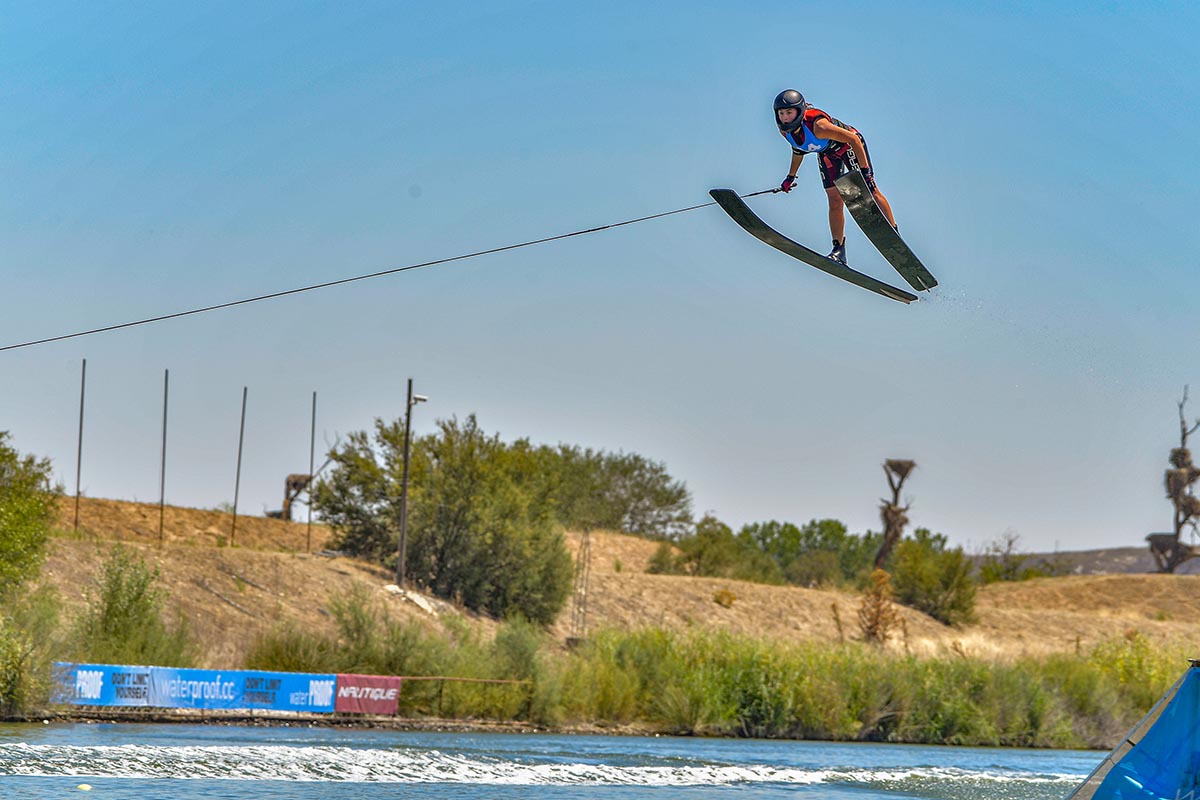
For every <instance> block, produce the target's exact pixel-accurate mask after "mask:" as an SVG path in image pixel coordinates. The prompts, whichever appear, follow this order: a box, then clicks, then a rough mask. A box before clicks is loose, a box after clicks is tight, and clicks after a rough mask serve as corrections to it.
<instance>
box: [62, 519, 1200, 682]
mask: <svg viewBox="0 0 1200 800" xmlns="http://www.w3.org/2000/svg"><path fill="white" fill-rule="evenodd" d="M62 510H63V513H62V523H63V526H64V527H65V528H66V530H68V531H71V530H72V528H73V521H74V500H73V499H68V500H64V501H63V507H62ZM158 524H159V509H158V507H157V506H155V505H149V504H140V503H130V502H123V501H114V500H94V499H87V498H84V499H83V500H82V502H81V506H80V532H79V534H77V535H76V534H73V533H67V534H63V535H61V536H57V537H55V538H54V540H53V546H52V554H51V556H50V558H49V561H48V563H47V565H46V569H45V570H44V573H43V580H44V581H46V582H49V583H52V584H53V585H54V586H56V587H57V588H58V590H59V592H60V594H61V596H62V597H63V599H64V602H65V604H66V605H67V607H68V609H72V610H77V609H78V608H80V607H82V604H83V602H84V597H85V592H86V590H87V587H88V586H89V583H90V581H91V580H92V577H93V576H94V575H95V574H96V572H97V570H98V568H99V566H100V564H101V563H102V562H103V560H104V558H105V557H106V555H107V554H108V552H109V551H110V549H111V547H112V546H113V545H114V543H115V542H117V541H120V542H122V543H124V544H126V545H127V546H130V547H134V548H136V549H137V550H138V551H139V552H140V553H141V554H142V557H143V558H145V559H146V561H147V563H149V564H152V565H153V566H154V567H156V568H157V569H158V570H159V573H160V579H159V580H160V584H161V586H162V587H163V589H164V590H165V592H166V593H167V595H168V597H169V606H170V607H171V608H173V609H175V610H176V611H177V613H180V614H182V615H183V617H184V618H186V619H187V621H188V624H189V625H190V627H191V629H192V631H193V632H194V633H195V634H196V635H197V638H198V639H199V640H200V641H202V642H206V643H208V645H207V647H206V649H205V651H204V652H203V654H202V656H201V658H200V662H201V663H200V666H205V667H212V668H233V667H237V666H240V665H241V659H242V657H243V656H244V654H245V653H246V651H247V649H248V647H249V646H250V645H251V644H252V643H253V641H254V640H255V638H256V637H257V636H258V635H260V634H261V633H263V632H265V631H267V630H270V629H271V628H272V627H274V626H276V625H278V624H281V623H284V622H287V623H291V624H295V625H297V626H300V627H302V628H304V629H309V630H322V629H326V630H327V629H330V628H331V626H332V622H331V619H330V616H329V612H328V606H329V603H330V600H331V599H332V598H334V597H336V596H338V595H339V594H342V593H344V592H347V591H349V590H350V589H351V588H352V587H354V586H360V587H363V588H365V589H366V590H367V591H369V592H371V593H373V594H374V595H375V596H377V597H378V598H379V601H380V603H382V604H383V605H384V607H386V609H387V611H388V613H389V614H391V615H393V616H396V617H399V618H405V619H411V620H415V621H420V622H422V623H424V624H428V625H431V626H439V625H440V624H441V622H440V621H441V620H442V619H444V618H445V617H446V616H448V615H454V616H459V617H462V618H465V619H466V620H467V621H468V623H469V624H470V625H472V626H474V627H475V628H476V629H477V630H479V631H480V633H481V634H482V635H489V634H490V633H491V632H492V631H494V629H495V623H494V622H492V621H490V620H488V619H486V618H481V617H479V616H477V615H473V614H470V613H467V612H465V611H463V610H462V609H458V608H455V607H453V606H451V605H449V604H447V603H444V602H442V601H439V600H436V599H435V598H432V597H425V598H421V597H416V598H414V599H408V598H405V597H402V596H398V595H396V594H394V593H392V592H389V591H388V590H386V589H384V587H385V586H386V585H388V584H392V583H394V580H395V578H394V576H393V575H390V574H389V573H387V572H386V571H384V570H382V569H380V568H378V567H374V566H371V565H369V564H365V563H363V562H359V561H357V560H354V559H349V558H342V557H328V556H325V555H318V554H317V553H319V552H320V551H322V550H324V549H325V547H326V545H327V543H328V540H329V531H328V530H327V529H326V528H325V527H324V526H321V525H313V526H312V530H311V533H310V531H309V529H308V527H307V526H306V525H304V524H302V523H287V522H283V521H281V520H274V519H265V518H262V517H249V516H239V517H238V521H237V531H236V533H234V532H233V531H232V518H231V517H230V515H228V514H223V513H221V512H217V511H206V510H198V509H187V508H176V507H167V508H166V510H165V514H164V526H163V541H162V544H160V543H159V528H158ZM567 538H568V547H569V548H570V549H571V552H572V554H575V553H577V552H578V546H579V536H578V535H577V534H568V537H567ZM590 539H591V572H590V579H589V581H588V586H587V594H586V626H587V630H592V631H594V630H596V629H598V628H602V627H616V628H625V629H631V628H638V627H643V626H662V627H667V628H671V629H676V630H685V629H688V628H693V627H700V628H714V629H722V630H728V631H731V632H736V633H740V634H746V635H753V636H762V637H769V638H773V639H777V640H780V641H781V642H801V641H822V642H830V643H833V642H837V641H839V639H843V638H845V639H855V638H858V626H857V611H858V607H859V602H860V600H859V597H858V596H856V595H855V594H853V593H849V592H841V591H829V590H814V589H802V588H797V587H780V586H763V585H758V584H749V583H742V582H738V581H732V580H725V579H718V578H688V577H681V576H667V575H650V574H647V573H646V572H645V570H646V566H647V563H648V562H649V559H650V557H651V556H652V555H653V553H654V550H655V548H656V547H657V545H656V543H654V542H649V541H646V540H644V539H637V538H634V537H630V536H623V535H619V534H613V533H607V532H593V533H592V534H591V537H590ZM722 591H723V592H725V593H727V594H726V595H725V598H726V599H727V598H728V595H729V594H731V595H732V596H733V601H732V603H731V604H730V605H729V606H728V607H726V606H724V605H722V604H720V603H718V602H717V601H716V597H717V595H718V593H719V592H722ZM976 611H977V614H978V618H979V619H978V622H977V623H976V624H973V625H969V626H966V627H963V628H961V629H954V628H947V627H946V626H943V625H941V624H940V623H938V622H936V621H934V620H932V619H931V618H929V617H926V616H925V615H923V614H920V613H917V612H915V611H912V610H910V609H903V610H902V613H903V617H904V629H905V631H906V633H904V634H903V635H902V636H900V637H898V639H897V641H895V642H893V643H892V645H891V646H892V647H907V648H908V649H909V650H911V651H913V652H916V653H936V652H951V651H953V652H965V653H969V654H973V655H980V656H985V657H989V658H998V659H1006V658H1014V657H1018V656H1021V655H1027V654H1028V655H1040V654H1046V653H1050V652H1071V651H1074V650H1075V649H1077V648H1087V647H1090V646H1091V645H1093V644H1095V643H1096V642H1098V641H1101V640H1103V639H1106V638H1111V637H1113V636H1118V635H1122V634H1124V633H1126V632H1128V631H1131V630H1132V631H1139V632H1141V633H1143V634H1145V635H1147V636H1149V637H1151V638H1152V639H1153V640H1154V641H1157V642H1161V643H1164V644H1168V643H1169V644H1172V645H1179V644H1184V645H1195V644H1200V642H1197V638H1198V636H1197V634H1200V626H1198V625H1197V621H1198V620H1200V575H1177V576H1172V575H1150V574H1120V575H1073V576H1069V577H1059V578H1041V579H1037V580H1033V581H1026V582H1023V583H1007V584H993V585H991V586H986V587H983V588H981V589H980V591H979V594H978V596H977V601H976ZM72 613H73V612H72ZM572 619H573V614H572V605H571V604H570V603H568V605H567V606H566V608H564V609H563V611H562V613H561V614H560V615H559V619H558V620H557V621H556V623H555V624H554V625H553V626H552V627H551V629H550V632H551V634H552V635H553V636H554V637H555V638H556V639H558V640H559V641H562V642H564V643H565V642H566V640H567V639H568V638H569V637H571V636H573V635H574V634H575V633H576V631H574V630H573V627H572ZM585 633H586V631H585ZM1196 650H1197V651H1198V652H1197V655H1200V647H1196Z"/></svg>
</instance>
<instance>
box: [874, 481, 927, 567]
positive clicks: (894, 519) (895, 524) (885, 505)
mask: <svg viewBox="0 0 1200 800" xmlns="http://www.w3.org/2000/svg"><path fill="white" fill-rule="evenodd" d="M916 467H917V463H916V462H915V461H908V460H906V459H900V458H889V459H887V460H886V461H884V462H883V473H884V474H885V475H887V481H888V486H889V487H890V488H891V490H892V499H891V500H886V499H883V498H880V500H879V502H880V504H881V505H880V506H879V516H880V519H882V520H883V544H881V545H879V552H878V553H876V554H875V569H883V565H884V562H886V561H887V557H888V556H889V555H890V554H891V552H892V548H893V547H895V546H896V542H898V541H900V537H901V536H903V535H904V526H905V525H907V524H908V509H909V508H911V507H912V504H911V503H910V504H909V505H904V506H902V505H900V490H901V489H902V488H903V487H904V481H905V480H906V479H907V478H908V476H909V475H910V474H912V471H913V470H914V469H916Z"/></svg>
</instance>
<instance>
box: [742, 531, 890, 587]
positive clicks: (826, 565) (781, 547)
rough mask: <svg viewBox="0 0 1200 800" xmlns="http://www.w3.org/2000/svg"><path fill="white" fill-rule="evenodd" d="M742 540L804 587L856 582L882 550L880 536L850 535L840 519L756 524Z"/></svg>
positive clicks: (744, 533)
mask: <svg viewBox="0 0 1200 800" xmlns="http://www.w3.org/2000/svg"><path fill="white" fill-rule="evenodd" d="M738 537H739V538H741V539H744V540H746V541H748V542H749V543H752V544H753V546H755V547H757V548H758V549H760V550H762V551H763V552H765V553H767V554H768V555H770V556H771V557H772V558H773V559H774V560H775V562H776V563H777V564H778V565H779V567H780V568H781V569H782V570H783V572H784V574H785V576H786V577H787V579H788V581H790V582H792V583H796V584H799V585H802V586H819V585H824V584H834V583H844V582H847V581H853V580H855V579H856V578H857V577H858V576H859V575H860V574H861V573H862V572H863V571H864V570H865V569H867V568H868V567H869V566H870V565H871V559H872V557H873V555H874V553H875V551H876V550H877V549H878V547H879V541H878V536H877V535H876V534H872V533H869V532H868V533H867V534H865V535H862V536H857V535H853V534H850V533H848V532H847V530H846V526H845V525H844V524H843V523H841V522H839V521H838V520H836V519H821V520H816V519H814V520H810V521H809V522H807V523H805V524H804V526H803V527H797V526H795V525H793V524H792V523H790V522H778V521H775V520H771V521H769V522H755V523H752V524H749V525H744V526H743V527H742V530H741V531H740V532H739V533H738Z"/></svg>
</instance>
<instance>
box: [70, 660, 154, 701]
mask: <svg viewBox="0 0 1200 800" xmlns="http://www.w3.org/2000/svg"><path fill="white" fill-rule="evenodd" d="M153 669H154V668H153V667H130V666H120V665H116V664H67V663H63V662H61V661H56V662H55V663H54V677H55V692H54V698H53V699H54V700H55V701H56V702H59V703H71V704H72V705H77V706H148V705H150V673H151V671H152V670H153Z"/></svg>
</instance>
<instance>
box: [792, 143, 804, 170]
mask: <svg viewBox="0 0 1200 800" xmlns="http://www.w3.org/2000/svg"><path fill="white" fill-rule="evenodd" d="M802 161H804V153H801V152H799V151H798V150H795V149H793V150H792V166H791V167H789V168H788V175H795V174H796V170H798V169H800V162H802Z"/></svg>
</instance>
